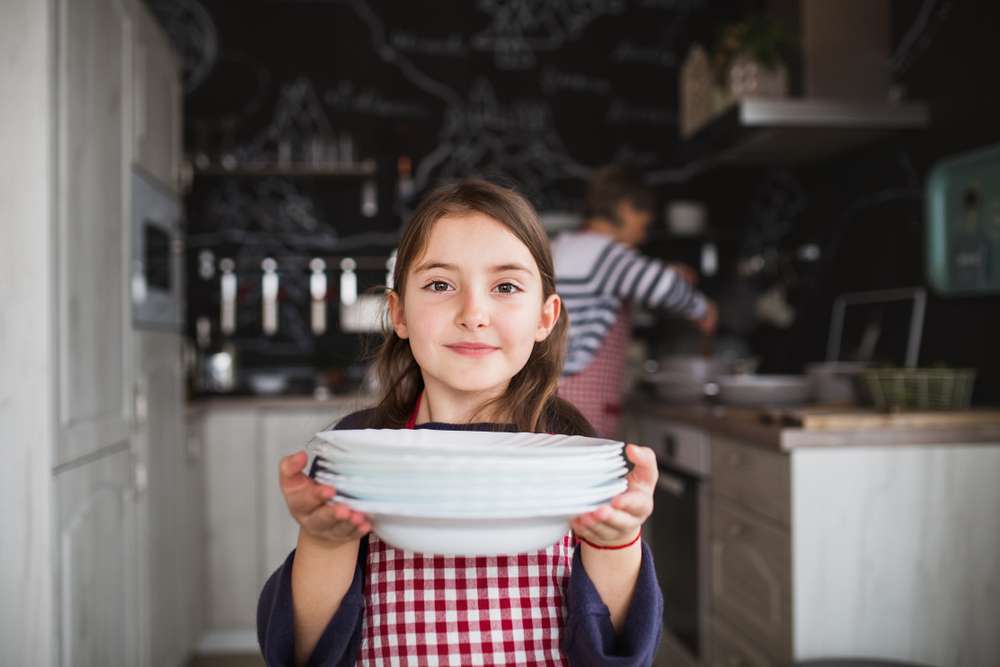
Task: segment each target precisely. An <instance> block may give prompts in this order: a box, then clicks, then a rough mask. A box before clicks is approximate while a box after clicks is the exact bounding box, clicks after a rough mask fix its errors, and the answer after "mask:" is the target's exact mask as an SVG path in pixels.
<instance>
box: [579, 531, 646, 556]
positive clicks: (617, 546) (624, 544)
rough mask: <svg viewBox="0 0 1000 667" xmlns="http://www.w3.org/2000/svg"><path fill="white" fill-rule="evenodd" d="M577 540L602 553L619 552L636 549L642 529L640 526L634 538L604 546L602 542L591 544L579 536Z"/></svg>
mask: <svg viewBox="0 0 1000 667" xmlns="http://www.w3.org/2000/svg"><path fill="white" fill-rule="evenodd" d="M577 538H578V539H579V540H580V542H582V543H583V544H585V545H587V546H588V547H590V548H592V549H597V550H600V551H619V550H621V549H628V548H629V547H634V546H635V545H637V544H639V540H640V539H641V538H642V527H641V526H640V527H639V528H638V529H637V530H636V532H635V535H634V536H633V537H632V538H630V539H627V540H623V541H620V542H616V543H608V544H604V543H601V542H591V541H590V540H588V539H586V538H585V537H581V536H579V535H577Z"/></svg>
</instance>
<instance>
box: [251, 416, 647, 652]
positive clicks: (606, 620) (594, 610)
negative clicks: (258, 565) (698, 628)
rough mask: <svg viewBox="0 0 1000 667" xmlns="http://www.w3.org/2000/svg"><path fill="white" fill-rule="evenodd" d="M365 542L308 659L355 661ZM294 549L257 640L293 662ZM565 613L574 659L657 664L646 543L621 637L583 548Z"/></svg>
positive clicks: (260, 615) (274, 578)
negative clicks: (589, 573)
mask: <svg viewBox="0 0 1000 667" xmlns="http://www.w3.org/2000/svg"><path fill="white" fill-rule="evenodd" d="M370 417H371V411H370V410H362V411H360V412H355V413H353V414H351V415H348V416H347V417H345V418H344V419H342V420H341V421H340V422H338V423H337V425H336V426H335V427H334V428H338V429H346V428H363V427H367V426H370ZM416 428H426V429H437V430H465V431H494V430H503V431H514V430H516V429H515V428H514V427H513V425H507V424H444V423H440V422H430V423H426V424H418V425H417V426H416ZM367 544H368V543H367V540H362V541H361V549H360V551H359V552H358V562H357V566H356V568H355V570H354V579H353V581H352V582H351V587H350V588H349V589H348V591H347V594H346V595H345V596H344V599H343V601H342V602H341V603H340V607H339V608H338V609H337V611H336V613H334V615H333V618H331V619H330V623H329V624H328V625H327V626H326V629H325V630H324V631H323V634H322V636H321V637H320V639H319V642H317V644H316V648H314V649H313V653H312V656H311V657H310V658H309V662H308V665H309V666H310V667H312V666H316V667H319V666H321V665H322V666H323V667H333V666H335V665H336V666H341V665H343V666H346V665H354V663H355V661H356V660H357V655H358V649H359V648H360V646H361V621H362V619H363V618H364V576H365V570H364V564H365V562H366V560H367V556H368V553H367V549H368V546H367ZM294 559H295V551H294V550H293V551H292V552H291V553H290V554H289V555H288V558H286V559H285V562H284V563H283V564H282V565H281V567H279V568H278V569H277V570H276V571H275V572H274V574H272V575H271V577H270V578H269V579H268V580H267V583H266V584H264V589H263V590H262V591H261V594H260V600H259V602H258V604H257V640H258V641H259V642H260V648H261V652H262V653H263V656H264V660H265V661H266V662H267V664H268V665H271V666H272V667H277V666H278V665H294V664H295V632H294V627H293V624H292V562H293V561H294ZM566 605H567V614H566V619H565V625H564V626H563V628H562V646H563V651H564V653H565V655H566V657H567V658H568V659H569V661H570V664H572V665H616V666H618V665H620V666H622V667H624V666H625V665H629V666H632V665H636V666H638V665H651V664H652V662H653V657H654V655H655V654H656V648H657V646H658V645H659V641H660V633H661V631H662V628H663V596H662V594H661V593H660V587H659V585H658V584H657V581H656V572H655V570H654V569H653V556H652V554H651V553H650V551H649V547H648V546H646V544H643V545H642V564H641V566H640V568H639V578H638V580H637V581H636V584H635V592H634V594H633V596H632V602H631V604H630V605H629V609H628V614H627V615H626V619H625V624H624V626H623V627H622V632H621V634H620V635H616V634H615V631H614V628H613V627H612V625H611V615H610V613H609V612H608V608H607V606H606V605H605V604H604V602H602V601H601V597H600V595H599V594H598V592H597V589H596V588H594V584H593V582H591V580H590V577H588V576H587V572H586V570H584V568H583V562H582V561H581V560H580V547H579V546H578V547H577V548H576V552H575V553H574V554H573V566H572V568H571V570H570V579H569V586H568V588H567V590H566Z"/></svg>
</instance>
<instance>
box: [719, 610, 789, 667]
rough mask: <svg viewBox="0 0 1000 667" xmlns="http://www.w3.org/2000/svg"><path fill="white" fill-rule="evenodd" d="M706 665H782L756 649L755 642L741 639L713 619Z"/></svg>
mask: <svg viewBox="0 0 1000 667" xmlns="http://www.w3.org/2000/svg"><path fill="white" fill-rule="evenodd" d="M706 664H707V665H708V666H709V667H778V665H779V664H780V663H778V662H775V661H773V660H771V659H770V658H769V657H768V656H767V655H766V654H764V653H763V652H762V651H760V650H758V649H757V648H755V647H754V646H753V642H751V641H749V640H747V639H746V638H744V637H741V636H740V635H739V633H738V632H736V631H734V630H733V629H732V628H730V627H727V626H726V624H725V623H723V622H722V621H721V620H720V619H716V618H713V619H712V620H711V621H710V622H709V626H708V659H707V661H706Z"/></svg>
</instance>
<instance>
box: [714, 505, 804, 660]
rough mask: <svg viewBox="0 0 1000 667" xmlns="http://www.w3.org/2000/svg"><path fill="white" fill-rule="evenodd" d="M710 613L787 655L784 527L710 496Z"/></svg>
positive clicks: (787, 562) (777, 654)
mask: <svg viewBox="0 0 1000 667" xmlns="http://www.w3.org/2000/svg"><path fill="white" fill-rule="evenodd" d="M711 515H712V522H711V540H710V543H711V554H712V556H711V584H710V585H711V591H712V592H711V601H712V613H713V614H714V615H716V616H719V617H722V618H725V619H726V620H728V621H729V625H731V626H733V627H734V628H736V629H738V630H739V631H740V634H741V635H744V636H746V637H750V638H752V639H753V640H755V642H756V645H757V646H758V647H759V648H762V649H764V650H765V651H766V652H767V653H768V654H769V655H771V656H772V657H773V658H775V659H777V660H778V662H784V661H788V660H790V659H791V650H792V647H791V642H792V618H791V606H792V594H791V585H792V584H791V576H792V572H791V539H790V535H789V533H788V531H787V530H785V529H783V528H781V527H780V526H778V525H777V524H775V523H773V522H768V521H767V520H765V519H761V518H758V517H757V516H756V515H754V514H751V513H750V512H745V511H742V510H740V509H739V508H737V507H735V506H733V505H732V504H730V503H728V502H726V501H725V500H723V499H722V498H720V497H719V496H713V497H712V510H711Z"/></svg>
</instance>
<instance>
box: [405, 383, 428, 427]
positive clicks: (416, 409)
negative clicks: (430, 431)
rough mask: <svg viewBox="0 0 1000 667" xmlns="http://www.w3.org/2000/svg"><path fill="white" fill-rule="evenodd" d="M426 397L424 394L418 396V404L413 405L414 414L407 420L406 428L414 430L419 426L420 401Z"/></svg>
mask: <svg viewBox="0 0 1000 667" xmlns="http://www.w3.org/2000/svg"><path fill="white" fill-rule="evenodd" d="M423 397H424V392H420V393H419V394H417V402H416V403H414V404H413V412H412V413H410V418H409V419H407V420H406V426H405V427H404V428H410V429H412V428H414V427H416V425H417V413H418V412H420V399H421V398H423Z"/></svg>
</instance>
